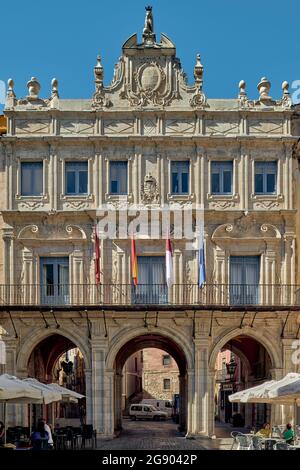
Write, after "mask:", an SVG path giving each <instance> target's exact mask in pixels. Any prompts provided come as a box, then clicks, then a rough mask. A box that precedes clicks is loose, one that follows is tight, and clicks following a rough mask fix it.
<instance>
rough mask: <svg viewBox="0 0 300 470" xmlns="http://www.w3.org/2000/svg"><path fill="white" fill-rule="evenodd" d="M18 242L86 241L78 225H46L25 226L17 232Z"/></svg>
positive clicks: (84, 234) (82, 230)
mask: <svg viewBox="0 0 300 470" xmlns="http://www.w3.org/2000/svg"><path fill="white" fill-rule="evenodd" d="M17 238H18V239H19V240H32V241H33V240H47V241H51V240H53V241H55V242H57V241H59V240H68V239H72V240H87V235H86V232H85V230H84V229H83V228H82V227H80V226H78V225H73V224H72V225H70V224H63V223H61V224H48V223H44V224H43V225H34V224H31V225H26V226H25V227H22V228H21V229H20V230H19V233H18V235H17Z"/></svg>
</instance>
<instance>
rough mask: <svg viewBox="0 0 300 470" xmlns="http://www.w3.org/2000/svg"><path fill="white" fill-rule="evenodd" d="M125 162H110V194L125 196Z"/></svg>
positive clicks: (126, 190)
mask: <svg viewBox="0 0 300 470" xmlns="http://www.w3.org/2000/svg"><path fill="white" fill-rule="evenodd" d="M127 179H128V176H127V162H110V193H111V194H127V193H128V183H127Z"/></svg>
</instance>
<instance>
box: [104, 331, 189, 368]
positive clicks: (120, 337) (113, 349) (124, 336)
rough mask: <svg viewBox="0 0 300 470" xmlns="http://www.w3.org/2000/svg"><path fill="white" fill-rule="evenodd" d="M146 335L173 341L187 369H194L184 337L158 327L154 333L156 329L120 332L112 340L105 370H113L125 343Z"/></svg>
mask: <svg viewBox="0 0 300 470" xmlns="http://www.w3.org/2000/svg"><path fill="white" fill-rule="evenodd" d="M147 334H149V335H151V334H152V335H153V334H156V335H160V336H163V337H165V338H166V339H169V340H170V341H173V342H174V343H177V344H178V346H179V347H180V348H181V349H182V352H183V353H184V355H185V358H186V362H187V369H193V368H194V358H193V353H192V349H191V348H190V345H189V344H188V341H187V339H186V338H185V337H184V335H182V334H181V333H180V332H178V331H176V330H171V329H170V328H166V327H162V326H160V328H159V331H156V329H154V328H151V329H146V328H134V329H132V328H126V329H123V330H121V331H120V332H119V333H118V334H117V335H116V336H115V337H114V338H113V340H112V342H111V344H110V348H109V352H108V354H107V357H106V367H107V369H109V370H112V369H113V368H114V364H115V360H116V357H117V355H118V353H119V351H120V350H121V349H122V348H123V347H124V346H125V345H126V343H128V342H129V341H132V340H133V339H134V338H138V337H139V336H145V335H147Z"/></svg>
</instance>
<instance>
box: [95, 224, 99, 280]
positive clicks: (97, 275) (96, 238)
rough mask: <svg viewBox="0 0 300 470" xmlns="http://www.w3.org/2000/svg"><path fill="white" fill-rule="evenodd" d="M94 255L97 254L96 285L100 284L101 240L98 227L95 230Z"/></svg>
mask: <svg viewBox="0 0 300 470" xmlns="http://www.w3.org/2000/svg"><path fill="white" fill-rule="evenodd" d="M94 254H95V279H96V285H98V284H100V240H99V237H98V233H97V226H95V228H94Z"/></svg>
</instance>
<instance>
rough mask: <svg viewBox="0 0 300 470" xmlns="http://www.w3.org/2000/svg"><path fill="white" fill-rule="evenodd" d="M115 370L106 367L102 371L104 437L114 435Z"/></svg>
mask: <svg viewBox="0 0 300 470" xmlns="http://www.w3.org/2000/svg"><path fill="white" fill-rule="evenodd" d="M114 382H115V371H114V369H106V370H105V373H104V390H105V409H104V411H103V415H104V416H103V417H104V435H105V436H106V437H114V432H115V429H114V423H115V392H114V389H115V387H114Z"/></svg>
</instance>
